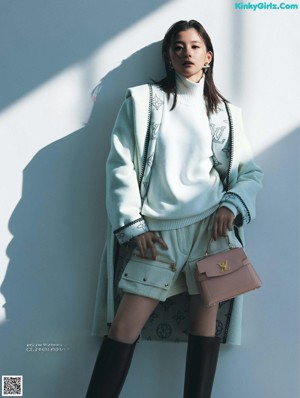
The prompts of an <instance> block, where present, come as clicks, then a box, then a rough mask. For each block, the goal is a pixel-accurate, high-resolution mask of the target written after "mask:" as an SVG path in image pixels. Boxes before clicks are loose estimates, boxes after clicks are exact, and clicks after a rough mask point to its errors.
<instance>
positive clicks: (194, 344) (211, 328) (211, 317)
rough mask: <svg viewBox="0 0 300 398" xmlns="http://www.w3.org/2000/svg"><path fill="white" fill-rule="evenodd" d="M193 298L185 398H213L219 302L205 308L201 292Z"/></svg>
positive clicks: (217, 345)
mask: <svg viewBox="0 0 300 398" xmlns="http://www.w3.org/2000/svg"><path fill="white" fill-rule="evenodd" d="M190 299H191V301H190V334H189V339H188V349H187V357H186V370H185V382H184V398H210V397H211V391H212V386H213V381H214V376H215V371H216V367H217V361H218V354H219V347H220V339H219V338H217V337H214V336H215V330H216V319H217V312H218V305H215V306H214V307H209V308H207V307H204V306H203V304H202V300H201V297H200V295H193V296H190Z"/></svg>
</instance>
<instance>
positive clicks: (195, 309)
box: [189, 294, 219, 337]
mask: <svg viewBox="0 0 300 398" xmlns="http://www.w3.org/2000/svg"><path fill="white" fill-rule="evenodd" d="M218 309H219V305H218V304H216V305H214V306H213V307H205V306H204V305H203V303H202V299H201V296H200V295H199V294H196V295H191V296H190V330H189V331H190V333H191V334H193V335H196V336H206V337H214V336H215V333H216V321H217V313H218Z"/></svg>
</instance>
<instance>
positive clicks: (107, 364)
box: [86, 336, 136, 398]
mask: <svg viewBox="0 0 300 398" xmlns="http://www.w3.org/2000/svg"><path fill="white" fill-rule="evenodd" d="M135 344H136V343H133V344H126V343H121V342H119V341H115V340H112V339H110V338H109V337H106V336H105V337H104V340H103V342H102V345H101V348H100V351H99V354H98V357H97V360H96V363H95V367H94V370H93V374H92V378H91V381H90V384H89V388H88V391H87V394H86V398H118V397H119V394H120V392H121V390H122V387H123V384H124V382H125V379H126V376H127V373H128V370H129V367H130V364H131V360H132V356H133V353H134V349H135Z"/></svg>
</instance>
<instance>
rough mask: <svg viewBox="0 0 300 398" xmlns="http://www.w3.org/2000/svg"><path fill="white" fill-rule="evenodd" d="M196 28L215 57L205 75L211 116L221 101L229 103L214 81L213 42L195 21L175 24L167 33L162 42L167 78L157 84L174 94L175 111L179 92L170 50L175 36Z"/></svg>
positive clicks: (205, 89) (205, 94)
mask: <svg viewBox="0 0 300 398" xmlns="http://www.w3.org/2000/svg"><path fill="white" fill-rule="evenodd" d="M191 28H194V29H196V31H197V32H198V34H199V35H200V36H201V38H202V40H203V41H204V44H205V47H206V50H207V51H210V52H211V53H212V55H213V57H212V60H211V62H210V67H209V68H208V69H207V71H206V73H205V83H204V98H205V102H206V110H207V114H208V115H209V114H211V113H213V112H215V111H216V110H217V106H218V104H219V103H220V102H221V100H224V101H226V102H228V101H227V100H226V99H225V98H224V97H223V96H222V95H221V94H220V93H219V91H218V90H217V88H216V86H215V83H214V80H213V68H214V49H213V46H212V42H211V40H210V37H209V35H208V33H207V32H206V30H205V29H204V27H203V26H202V25H201V24H200V23H199V22H198V21H195V20H193V19H192V20H190V21H178V22H176V23H174V24H173V25H172V26H171V27H170V28H169V30H168V31H167V33H166V34H165V37H164V39H163V42H162V56H163V60H164V63H165V69H166V74H167V75H166V77H165V78H164V79H162V80H160V81H158V82H156V84H157V85H158V86H159V87H160V88H161V89H162V90H163V91H164V92H165V93H167V94H168V95H170V94H174V102H173V105H172V108H171V110H173V109H174V108H175V106H176V102H177V90H176V72H175V71H174V69H171V68H170V59H169V50H170V47H171V44H172V41H173V39H174V38H175V36H176V35H177V34H178V33H179V32H182V31H185V30H188V29H191Z"/></svg>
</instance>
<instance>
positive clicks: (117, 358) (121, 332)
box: [86, 294, 158, 398]
mask: <svg viewBox="0 0 300 398" xmlns="http://www.w3.org/2000/svg"><path fill="white" fill-rule="evenodd" d="M157 304H158V300H154V299H150V298H147V297H141V296H136V295H133V294H125V295H124V297H123V299H122V301H121V303H120V305H119V308H118V311H117V314H116V317H115V319H114V321H113V323H112V326H111V328H110V331H109V335H108V337H105V338H104V340H103V343H102V345H101V348H100V351H99V354H98V357H97V360H96V364H95V367H94V371H93V375H92V378H91V381H90V384H89V388H88V391H87V395H86V398H117V397H118V396H119V394H120V392H121V390H122V387H123V384H124V382H125V379H126V376H127V373H128V370H129V367H130V364H131V359H132V356H133V352H134V348H135V342H136V340H137V338H138V336H139V334H140V332H141V330H142V328H143V326H144V324H145V323H146V321H147V319H148V318H149V316H150V315H151V313H152V311H153V310H154V309H155V307H156V306H157Z"/></svg>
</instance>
